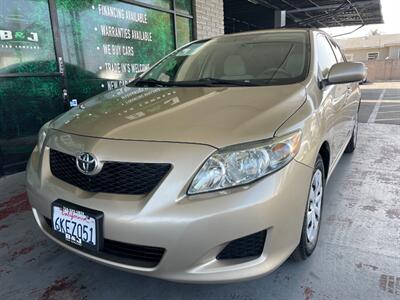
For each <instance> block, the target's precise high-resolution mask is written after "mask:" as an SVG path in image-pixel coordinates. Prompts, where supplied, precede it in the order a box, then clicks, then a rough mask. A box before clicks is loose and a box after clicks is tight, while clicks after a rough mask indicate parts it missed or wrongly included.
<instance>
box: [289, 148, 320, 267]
mask: <svg viewBox="0 0 400 300" xmlns="http://www.w3.org/2000/svg"><path fill="white" fill-rule="evenodd" d="M324 189H325V171H324V162H323V160H322V157H321V155H318V158H317V161H316V162H315V168H314V173H313V176H312V179H311V184H310V191H309V194H308V200H307V205H306V210H305V214H304V221H303V227H302V230H301V239H300V243H299V245H298V246H297V248H296V250H294V252H293V254H292V257H293V259H294V260H295V261H300V260H305V259H307V258H308V257H309V256H310V255H311V254H312V253H313V251H314V249H315V247H316V246H317V242H318V236H319V229H320V226H321V215H322V202H323V198H324Z"/></svg>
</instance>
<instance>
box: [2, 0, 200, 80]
mask: <svg viewBox="0 0 400 300" xmlns="http://www.w3.org/2000/svg"><path fill="white" fill-rule="evenodd" d="M117 1H119V2H124V3H128V4H132V5H136V6H140V7H144V8H148V9H153V10H157V11H161V12H165V13H169V14H171V15H172V16H173V18H172V19H173V21H172V22H173V24H172V25H173V36H172V38H173V39H174V46H175V50H176V49H178V48H179V47H178V30H177V16H179V17H183V18H186V19H189V20H190V21H191V22H192V30H191V33H190V34H191V37H192V40H196V39H197V35H196V32H197V28H196V23H197V20H196V11H195V7H196V6H195V2H196V0H190V1H191V6H192V9H191V10H192V14H191V15H190V14H185V13H182V12H180V11H177V10H176V1H175V0H169V1H171V4H172V7H171V9H166V8H162V7H159V6H156V5H152V4H148V3H144V2H141V1H140V0H117ZM47 3H48V6H49V14H50V21H51V30H52V34H53V43H54V53H55V56H56V63H57V68H58V71H57V72H50V73H49V72H47V73H2V74H0V78H10V77H55V76H56V77H57V76H63V77H64V81H65V82H66V80H67V79H66V78H65V76H64V75H65V74H64V56H63V51H62V45H61V36H60V30H59V22H58V16H57V7H56V0H47ZM65 85H67V84H65Z"/></svg>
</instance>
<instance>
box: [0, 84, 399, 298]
mask: <svg viewBox="0 0 400 300" xmlns="http://www.w3.org/2000/svg"><path fill="white" fill-rule="evenodd" d="M393 87H394V86H393V85H392V84H389V85H388V86H387V87H384V86H382V85H365V86H364V87H363V100H364V102H363V103H362V107H361V112H362V117H361V122H363V124H360V133H359V142H358V143H359V144H358V148H357V149H356V151H355V153H354V154H351V155H349V154H345V155H344V156H343V158H342V159H341V161H340V163H339V165H338V167H337V169H336V170H335V172H334V174H333V177H332V178H331V180H330V182H329V183H328V186H327V189H326V195H325V203H324V211H323V222H322V228H321V236H320V240H319V245H318V247H317V249H316V251H315V252H314V255H313V256H312V257H311V258H310V259H309V260H307V261H305V262H301V263H294V262H292V261H291V260H288V261H287V262H285V263H284V264H283V265H282V266H281V267H280V268H279V269H278V270H277V271H275V272H274V273H272V274H271V275H269V276H265V277H262V278H259V279H256V280H252V281H248V282H242V283H234V284H223V285H191V284H177V283H171V282H167V281H162V280H158V279H152V278H146V277H142V276H138V275H134V274H130V273H124V272H121V271H118V270H113V269H109V268H107V267H104V266H101V265H98V264H96V263H93V262H90V261H88V260H86V259H83V258H81V257H79V256H76V255H74V254H72V253H69V252H67V251H65V250H63V249H62V248H61V247H59V246H58V245H56V244H55V243H53V242H52V241H50V240H48V239H47V238H46V237H45V236H44V235H43V234H42V233H41V232H40V231H39V229H38V227H37V226H36V224H35V222H34V219H33V216H32V213H31V211H30V207H29V204H28V202H27V199H26V193H25V190H24V174H23V173H20V174H16V175H13V176H8V177H3V178H0V282H1V289H0V299H142V300H145V299H182V300H188V299H234V300H251V299H285V300H287V299H400V205H399V203H400V202H399V201H400V184H399V178H400V155H399V153H400V126H398V125H396V124H400V123H399V119H400V114H397V113H394V114H393V115H390V112H387V113H386V110H390V111H392V110H394V108H389V107H390V106H387V105H398V107H399V109H398V111H400V100H399V99H400V86H399V88H398V89H397V88H396V89H395V88H393ZM382 95H383V96H382ZM365 101H366V102H365ZM369 101H371V102H369ZM372 101H373V102H372ZM385 101H390V102H385ZM392 102H393V103H392ZM389 103H390V104H389ZM377 105H379V106H378V107H377ZM396 109H397V108H396ZM386 115H390V116H386Z"/></svg>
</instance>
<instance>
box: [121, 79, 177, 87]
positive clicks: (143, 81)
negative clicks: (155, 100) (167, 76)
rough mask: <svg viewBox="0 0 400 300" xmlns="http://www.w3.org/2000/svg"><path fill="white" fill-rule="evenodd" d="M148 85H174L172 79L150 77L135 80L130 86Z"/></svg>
mask: <svg viewBox="0 0 400 300" xmlns="http://www.w3.org/2000/svg"><path fill="white" fill-rule="evenodd" d="M142 84H143V85H148V86H173V85H174V84H173V82H171V81H161V80H157V79H154V78H149V79H138V80H134V81H133V82H132V83H130V84H129V85H128V86H141V85H142Z"/></svg>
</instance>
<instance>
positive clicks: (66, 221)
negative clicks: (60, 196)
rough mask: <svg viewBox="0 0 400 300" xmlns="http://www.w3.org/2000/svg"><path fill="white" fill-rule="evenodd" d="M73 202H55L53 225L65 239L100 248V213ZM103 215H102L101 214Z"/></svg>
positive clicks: (77, 244) (77, 243)
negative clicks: (94, 212)
mask: <svg viewBox="0 0 400 300" xmlns="http://www.w3.org/2000/svg"><path fill="white" fill-rule="evenodd" d="M90 211H91V210H89V209H85V208H82V209H81V208H80V207H77V206H75V205H73V204H72V203H70V204H68V203H67V202H65V201H62V200H57V201H56V202H55V203H54V204H53V211H52V227H53V230H54V231H55V233H56V234H57V235H58V236H59V237H60V238H63V239H64V240H65V241H67V242H69V243H72V244H74V245H76V246H79V247H85V248H89V249H92V250H98V249H99V245H98V244H99V237H100V234H99V232H98V231H99V227H100V226H99V215H98V214H97V215H96V214H93V212H92V213H90ZM100 217H102V216H100Z"/></svg>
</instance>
